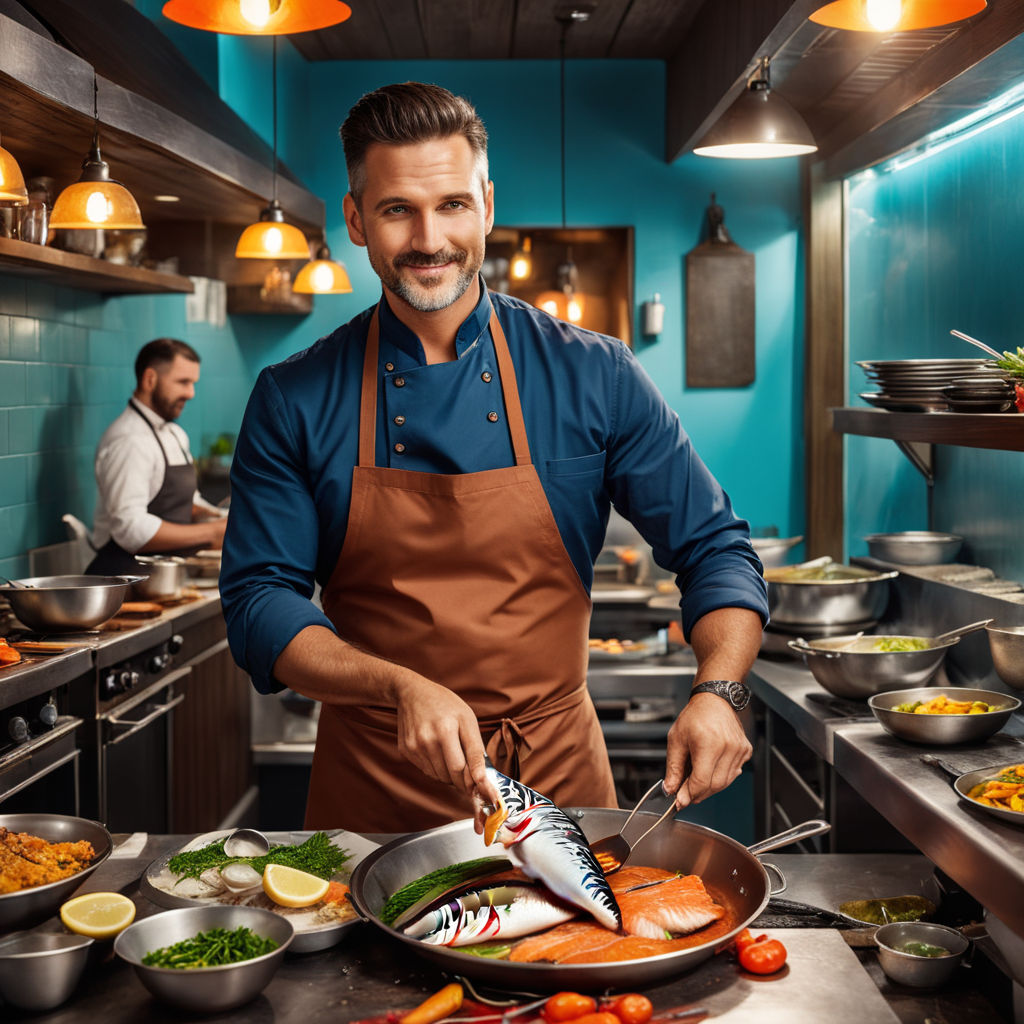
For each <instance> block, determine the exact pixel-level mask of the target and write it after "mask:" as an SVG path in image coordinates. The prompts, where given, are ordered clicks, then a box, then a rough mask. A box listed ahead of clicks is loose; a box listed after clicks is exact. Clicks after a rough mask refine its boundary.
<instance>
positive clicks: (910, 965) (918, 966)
mask: <svg viewBox="0 0 1024 1024" xmlns="http://www.w3.org/2000/svg"><path fill="white" fill-rule="evenodd" d="M875 944H876V945H877V946H878V962H879V964H881V967H882V970H883V971H885V973H886V976H887V977H888V978H889V979H890V980H891V981H895V982H897V983H898V984H900V985H909V986H911V987H912V988H937V987H938V986H939V985H944V984H946V982H947V981H949V980H950V978H952V977H953V975H954V973H955V972H956V969H957V968H958V967H959V966H960V962H961V961H962V960H963V958H964V954H965V953H966V952H967V950H968V949H969V948H970V945H971V942H970V939H968V938H966V937H965V936H964V935H962V934H961V933H960V932H958V931H957V930H956V929H955V928H947V927H946V926H945V925H943V924H932V923H931V922H930V921H898V922H895V923H893V924H886V925H882V927H881V928H879V929H878V930H877V931H876V932H875Z"/></svg>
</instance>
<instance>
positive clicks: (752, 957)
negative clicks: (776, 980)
mask: <svg viewBox="0 0 1024 1024" xmlns="http://www.w3.org/2000/svg"><path fill="white" fill-rule="evenodd" d="M785 962H786V947H785V946H784V945H783V944H782V943H781V942H779V940H778V939H768V938H765V937H764V936H761V941H758V942H752V943H751V944H750V945H749V946H746V947H744V948H743V949H741V950H740V967H742V968H743V969H744V970H745V971H750V973H751V974H774V973H775V972H776V971H778V970H781V968H782V965H783V964H784V963H785Z"/></svg>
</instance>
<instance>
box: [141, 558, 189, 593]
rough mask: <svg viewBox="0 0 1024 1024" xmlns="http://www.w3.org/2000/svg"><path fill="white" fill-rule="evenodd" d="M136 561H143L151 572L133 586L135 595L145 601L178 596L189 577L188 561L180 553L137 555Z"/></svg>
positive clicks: (148, 571) (147, 570) (146, 569)
mask: <svg viewBox="0 0 1024 1024" xmlns="http://www.w3.org/2000/svg"><path fill="white" fill-rule="evenodd" d="M135 561H136V562H141V563H142V564H143V565H144V566H145V571H146V572H147V573H148V574H149V575H148V576H143V577H141V578H140V579H139V580H138V582H136V583H135V585H134V586H133V587H132V591H133V593H134V594H135V596H136V597H138V598H140V599H141V600H143V601H153V600H156V599H158V598H161V597H177V596H178V594H179V593H180V592H181V589H182V587H184V586H185V583H186V581H187V579H188V566H187V563H186V561H185V559H184V558H181V557H179V556H178V555H136V556H135Z"/></svg>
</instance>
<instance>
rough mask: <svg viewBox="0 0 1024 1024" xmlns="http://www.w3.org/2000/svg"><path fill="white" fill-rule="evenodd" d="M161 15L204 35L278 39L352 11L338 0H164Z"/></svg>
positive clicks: (336, 21) (342, 18) (339, 18)
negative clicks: (273, 37)
mask: <svg viewBox="0 0 1024 1024" xmlns="http://www.w3.org/2000/svg"><path fill="white" fill-rule="evenodd" d="M163 14H164V17H165V18H170V20H171V21H176V22H178V23H179V24H180V25H188V27H189V28H199V29H203V30H204V31H206V32H224V33H227V34H229V35H241V36H280V35H293V34H294V33H296V32H311V31H313V30H314V29H320V28H327V27H329V26H330V25H337V24H339V23H340V22H342V21H345V20H346V19H347V18H349V17H351V15H352V8H351V7H349V6H348V4H343V3H340V2H339V0H213V2H211V0H167V3H165V4H164V6H163Z"/></svg>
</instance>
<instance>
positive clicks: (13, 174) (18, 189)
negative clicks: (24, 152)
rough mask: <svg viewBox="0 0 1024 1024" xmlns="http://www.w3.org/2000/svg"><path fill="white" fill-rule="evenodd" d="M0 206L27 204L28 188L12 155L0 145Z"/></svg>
mask: <svg viewBox="0 0 1024 1024" xmlns="http://www.w3.org/2000/svg"><path fill="white" fill-rule="evenodd" d="M0 206H28V189H27V188H25V177H24V175H23V174H22V173H21V168H20V167H19V166H18V161H17V160H15V159H14V155H13V154H12V153H9V152H8V151H7V150H6V149H4V148H3V146H0Z"/></svg>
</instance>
